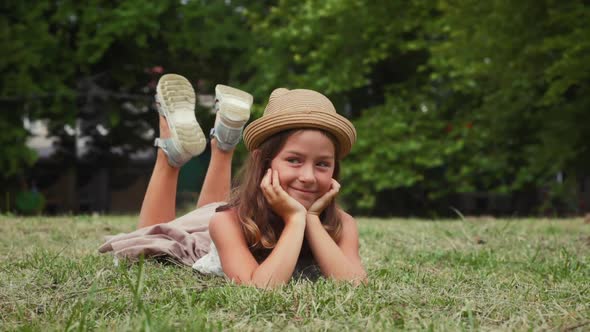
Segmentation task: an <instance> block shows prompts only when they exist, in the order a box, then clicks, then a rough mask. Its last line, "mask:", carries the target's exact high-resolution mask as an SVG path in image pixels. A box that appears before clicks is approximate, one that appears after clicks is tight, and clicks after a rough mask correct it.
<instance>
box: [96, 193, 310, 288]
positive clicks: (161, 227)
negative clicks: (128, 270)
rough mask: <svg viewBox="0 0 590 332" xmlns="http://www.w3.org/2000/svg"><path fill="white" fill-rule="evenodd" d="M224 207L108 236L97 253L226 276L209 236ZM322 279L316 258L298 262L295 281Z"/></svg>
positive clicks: (214, 205)
mask: <svg viewBox="0 0 590 332" xmlns="http://www.w3.org/2000/svg"><path fill="white" fill-rule="evenodd" d="M225 204H226V203H225V202H216V203H211V204H207V205H205V206H202V207H200V208H198V209H196V210H194V211H192V212H189V213H188V214H186V215H184V216H182V217H179V218H177V219H175V220H173V221H171V222H168V223H163V224H157V225H152V226H149V227H144V228H140V229H137V230H135V231H132V232H129V233H121V234H118V235H114V236H107V237H106V239H105V240H106V242H105V243H104V244H103V245H101V246H100V247H99V248H98V251H99V252H100V253H107V252H112V253H113V254H114V255H115V257H116V258H117V259H118V258H123V259H128V260H131V261H137V260H138V259H139V257H140V256H142V255H143V256H144V257H146V258H164V259H170V260H172V261H176V262H180V263H182V264H184V265H187V266H191V267H192V268H193V269H194V270H196V271H198V272H200V273H203V274H208V275H216V276H225V274H224V273H223V269H222V267H221V260H220V259H219V253H218V252H217V248H216V247H215V244H214V243H213V241H211V236H210V235H209V221H210V220H211V218H212V217H213V215H214V214H215V212H216V209H217V208H218V207H219V206H221V205H225ZM320 276H321V271H320V269H319V267H318V266H317V265H316V263H315V261H314V260H313V258H311V257H308V258H301V259H299V260H298V261H297V265H296V267H295V272H294V273H293V277H294V278H305V279H310V280H316V279H318V278H319V277H320Z"/></svg>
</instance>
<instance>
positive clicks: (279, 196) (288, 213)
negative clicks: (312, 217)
mask: <svg viewBox="0 0 590 332" xmlns="http://www.w3.org/2000/svg"><path fill="white" fill-rule="evenodd" d="M260 189H262V193H263V194H264V197H265V198H266V200H267V201H268V204H270V207H271V208H272V210H273V211H274V212H275V213H276V214H278V215H279V216H280V217H281V218H282V219H283V221H284V222H285V223H289V222H290V221H291V220H292V219H293V218H294V217H295V216H297V215H299V216H302V217H303V218H304V219H305V215H306V210H305V207H304V206H303V205H302V204H301V203H299V202H298V201H297V200H295V198H293V197H291V196H289V194H287V192H286V191H285V190H284V189H283V187H281V182H280V181H279V171H277V170H271V169H270V168H269V169H268V170H267V171H266V175H264V177H263V178H262V182H261V183H260Z"/></svg>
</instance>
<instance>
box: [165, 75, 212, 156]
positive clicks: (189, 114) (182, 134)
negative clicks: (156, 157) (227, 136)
mask: <svg viewBox="0 0 590 332" xmlns="http://www.w3.org/2000/svg"><path fill="white" fill-rule="evenodd" d="M195 101H196V98H195V90H193V87H192V85H191V84H190V82H189V81H188V80H187V79H186V78H184V77H182V76H180V75H176V74H166V75H164V76H162V77H161V78H160V80H159V81H158V86H157V88H156V105H157V109H158V112H159V113H160V114H161V115H162V116H163V117H164V118H166V121H167V122H168V128H170V135H171V137H170V138H165V139H162V138H156V140H155V142H154V145H155V146H157V147H159V148H161V149H162V150H163V151H164V153H165V154H166V156H167V157H168V163H169V164H170V165H171V166H173V167H181V166H182V165H184V164H185V163H186V162H187V161H189V160H190V159H191V158H192V157H194V156H198V155H200V154H201V153H202V152H203V150H205V147H206V146H207V140H206V139H205V135H204V134H203V130H202V129H201V127H200V126H199V123H198V122H197V119H196V118H195Z"/></svg>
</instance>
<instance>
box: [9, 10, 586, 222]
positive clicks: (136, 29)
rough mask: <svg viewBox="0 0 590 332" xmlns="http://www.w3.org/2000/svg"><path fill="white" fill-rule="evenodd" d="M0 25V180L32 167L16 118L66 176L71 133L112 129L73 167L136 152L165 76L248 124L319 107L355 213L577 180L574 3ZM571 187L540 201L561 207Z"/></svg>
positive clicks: (582, 66)
mask: <svg viewBox="0 0 590 332" xmlns="http://www.w3.org/2000/svg"><path fill="white" fill-rule="evenodd" d="M0 9H2V11H3V13H5V15H3V16H2V17H1V18H0V28H2V29H1V30H0V31H1V32H0V44H1V45H2V47H1V48H0V59H1V60H0V70H1V71H2V75H1V76H0V102H1V105H0V106H1V111H0V143H1V144H0V166H1V169H2V176H3V177H15V176H19V175H22V174H24V172H25V171H26V170H27V168H28V167H30V166H31V165H32V164H33V163H34V161H35V156H34V154H33V153H31V152H30V151H29V150H28V149H26V147H25V141H26V138H27V133H26V132H25V131H24V130H23V129H22V128H21V126H20V123H21V121H22V117H23V116H28V117H30V118H33V119H35V118H43V119H49V120H50V127H51V130H52V135H54V136H56V137H58V138H59V139H58V144H59V147H60V149H59V151H60V154H59V156H58V157H56V158H58V159H60V160H61V161H62V162H63V163H69V162H71V161H72V160H73V158H75V154H74V152H75V151H73V149H74V148H73V147H74V142H73V141H72V138H71V137H68V135H66V134H65V133H64V130H63V126H64V124H70V125H71V126H73V125H74V123H75V121H76V119H80V118H82V119H85V121H88V122H93V121H94V122H96V123H102V124H103V125H105V126H106V127H108V129H109V130H110V131H109V134H108V136H107V137H101V136H100V135H98V134H97V133H96V130H94V129H92V128H82V129H81V130H82V131H83V133H82V134H83V135H85V136H89V137H92V138H93V139H92V141H91V142H90V143H89V144H91V147H90V148H91V151H92V152H91V153H90V154H89V157H88V159H89V160H87V161H92V162H96V163H100V162H102V163H105V165H112V164H113V163H114V162H115V161H116V162H122V161H121V160H119V159H120V158H119V157H118V156H114V155H113V154H112V153H111V151H110V149H111V148H115V147H116V148H118V149H120V150H121V151H124V152H125V153H130V152H132V151H136V150H137V149H138V148H141V147H145V146H147V145H148V144H149V142H148V141H147V140H146V139H145V138H144V137H142V133H145V131H146V129H147V128H149V127H150V126H151V127H152V128H155V121H154V119H153V117H151V116H149V115H151V114H144V113H142V112H136V113H134V112H130V111H129V107H130V106H129V105H131V108H135V109H138V110H147V109H149V108H150V107H151V95H152V94H153V92H154V91H153V86H154V85H155V82H156V80H157V77H158V75H160V74H161V72H180V73H182V74H184V75H186V76H187V77H188V78H189V79H190V80H191V81H192V82H194V83H195V85H196V87H197V88H198V89H199V90H200V91H201V92H211V91H212V88H213V86H214V84H216V83H230V84H233V85H235V86H238V87H241V88H245V89H247V90H249V91H251V92H252V93H253V94H254V95H255V97H256V100H257V102H256V107H255V113H256V114H258V115H259V114H260V113H261V109H262V108H261V105H263V104H264V103H265V102H266V99H267V97H268V95H269V94H270V92H271V91H272V90H273V89H274V88H276V87H279V86H284V87H289V88H296V87H305V88H311V89H316V90H319V91H321V92H324V93H326V94H327V95H328V96H329V97H330V98H331V99H332V100H333V101H334V102H335V105H336V106H337V109H339V111H340V112H341V113H342V114H344V115H346V116H348V117H349V118H351V119H352V120H353V122H354V123H355V124H356V126H357V129H358V135H359V142H358V145H357V146H355V148H354V149H353V154H352V155H351V158H349V159H348V161H347V162H346V163H345V167H344V174H343V175H344V183H345V186H344V190H343V192H344V196H345V197H344V199H345V201H346V202H347V204H348V205H350V207H352V208H358V209H359V210H364V211H371V210H372V209H373V208H375V207H376V204H381V203H379V199H378V198H379V196H380V195H387V193H390V192H392V191H395V190H399V189H408V190H410V189H411V190H414V191H418V192H421V193H423V194H424V195H423V196H424V197H426V198H425V199H427V200H429V201H436V200H439V199H444V198H445V197H450V195H452V194H454V193H461V192H473V191H481V192H489V191H495V192H500V193H514V192H518V191H521V190H527V188H540V187H546V186H548V185H549V186H550V185H551V183H552V182H551V181H550V180H549V179H551V178H553V177H554V175H555V174H556V173H557V172H565V174H567V175H568V176H569V177H571V178H573V179H575V178H576V177H579V176H584V175H586V176H587V170H588V169H590V157H589V156H590V145H588V144H587V143H586V142H588V141H590V130H589V128H588V123H590V112H588V111H587V110H588V109H589V108H590V97H589V96H590V91H589V90H590V87H589V82H590V61H588V59H590V39H588V38H587V37H586V36H588V35H590V24H588V22H590V9H589V8H588V6H587V4H586V3H585V2H584V1H565V2H563V1H555V0H543V1H532V0H525V1H518V2H514V1H507V0H493V1H487V2H481V1H474V0H444V1H431V2H424V1H417V0H412V1H386V0H379V1H358V0H327V1H312V0H304V1H293V0H279V1H267V2H259V1H246V0H244V1H173V0H165V1H158V2H149V3H147V2H145V1H139V0H126V1H117V2H112V1H111V2H109V1H102V0H93V1H90V2H76V1H60V2H59V4H57V3H53V2H33V1H21V2H10V3H6V4H3V5H1V8H0ZM150 68H151V69H153V68H158V70H156V71H152V70H151V69H150ZM124 105H126V106H124ZM204 121H205V123H210V122H211V119H204ZM205 129H207V128H205ZM125 153H123V155H125ZM92 158H94V159H92ZM118 158H119V159H118ZM567 183H568V184H569V183H575V181H570V182H567ZM570 189H571V188H570ZM570 189H564V188H555V190H554V191H553V193H552V195H558V194H559V195H560V196H562V200H564V201H567V200H572V199H573V198H572V197H570V196H567V195H569V194H567V193H571V192H572V190H570ZM359 194H360V195H359ZM359 196H360V197H361V198H360V199H359Z"/></svg>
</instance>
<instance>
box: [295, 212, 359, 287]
mask: <svg viewBox="0 0 590 332" xmlns="http://www.w3.org/2000/svg"><path fill="white" fill-rule="evenodd" d="M339 213H340V215H341V218H342V236H341V238H340V240H339V241H338V243H336V242H334V240H333V239H332V237H330V235H329V234H328V232H327V231H326V230H325V229H324V226H322V223H321V221H320V219H319V217H318V216H317V215H315V214H308V215H307V223H306V227H305V237H306V239H307V241H308V243H309V246H310V248H311V250H312V252H313V256H314V258H315V260H316V262H317V263H318V265H319V266H320V270H321V271H322V273H323V274H324V275H325V276H327V277H330V278H333V279H335V280H347V281H353V282H355V283H357V284H358V283H361V282H366V281H367V273H366V272H365V269H364V268H363V265H362V262H361V258H360V256H359V252H358V251H359V241H358V229H357V227H356V221H355V220H354V218H353V217H352V216H351V215H349V214H347V213H345V212H344V211H339Z"/></svg>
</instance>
